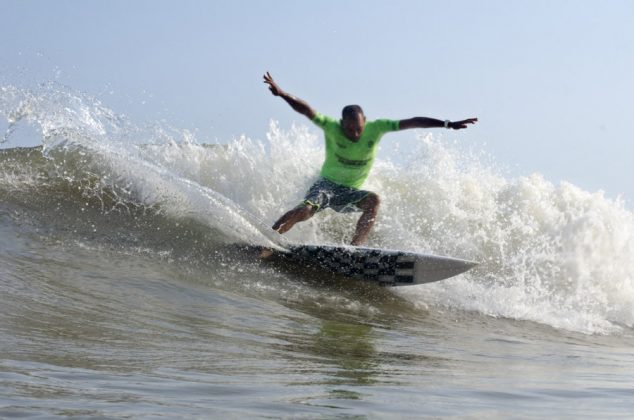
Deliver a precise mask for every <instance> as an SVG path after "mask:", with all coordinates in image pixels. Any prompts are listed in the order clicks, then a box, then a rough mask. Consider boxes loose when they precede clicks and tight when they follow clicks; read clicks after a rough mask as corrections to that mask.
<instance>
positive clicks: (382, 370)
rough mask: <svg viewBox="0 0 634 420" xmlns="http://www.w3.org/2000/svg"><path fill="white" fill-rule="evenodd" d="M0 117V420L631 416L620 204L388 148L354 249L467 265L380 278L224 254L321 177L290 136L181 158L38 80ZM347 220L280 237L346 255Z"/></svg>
mask: <svg viewBox="0 0 634 420" xmlns="http://www.w3.org/2000/svg"><path fill="white" fill-rule="evenodd" d="M0 117H1V118H0V130H2V132H4V133H5V134H4V137H3V138H2V139H1V140H0V141H2V144H0V147H1V149H0V251H1V252H0V292H1V294H0V417H6V418H12V417H40V418H50V417H56V416H59V417H67V416H75V417H105V418H120V417H125V418H130V417H132V418H145V417H148V418H154V417H165V418H173V417H199V418H213V417H216V418H226V417H229V418H232V417H233V418H235V417H251V418H259V417H266V418H271V417H273V418H379V417H380V418H383V417H391V418H402V417H408V418H409V417H423V418H424V417H431V418H438V417H441V418H442V417H458V418H544V417H555V418H583V417H585V418H597V417H598V418H631V417H632V413H633V412H634V350H632V349H633V348H634V281H633V274H632V273H633V272H634V258H632V256H633V255H634V216H633V213H632V211H631V210H629V209H628V208H627V207H626V206H625V204H624V203H623V202H621V201H619V200H612V199H608V198H606V197H604V196H603V195H602V194H601V193H600V192H599V193H593V192H587V191H583V190H582V189H580V188H578V187H576V186H574V185H571V184H569V183H565V182H564V183H560V184H554V183H552V182H550V181H548V180H547V179H544V178H543V177H542V176H540V175H539V174H532V175H529V176H523V177H511V176H509V175H506V174H505V173H504V171H503V170H500V169H498V167H497V165H496V164H495V163H494V162H492V159H490V158H488V157H486V156H485V155H483V154H482V153H479V152H477V151H473V150H467V149H465V148H463V147H460V146H458V145H456V144H454V143H452V142H451V141H448V140H443V139H439V138H435V137H433V136H430V135H426V136H420V134H417V133H415V132H412V139H411V140H412V141H411V142H410V143H407V144H399V143H398V142H384V144H383V145H382V149H381V154H380V157H379V159H378V161H377V163H376V165H375V167H374V169H373V172H372V174H371V177H370V179H369V181H368V183H367V184H366V187H367V188H368V189H372V190H374V191H377V192H378V193H379V194H380V195H381V196H382V199H383V201H382V209H381V212H380V215H379V218H378V221H377V224H376V229H375V231H374V232H373V234H372V235H371V237H370V239H369V245H371V246H377V247H389V248H399V249H405V250H414V251H422V252H432V253H436V254H444V255H451V256H455V257H459V258H466V259H470V260H475V261H479V262H480V265H479V266H478V267H477V268H476V269H474V270H471V271H470V272H468V273H465V274H463V275H460V276H457V277H455V278H452V279H448V280H445V281H441V282H438V283H434V284H428V285H422V286H414V287H403V288H378V287H374V286H372V285H366V284H363V283H359V282H355V281H351V280H348V279H345V278H337V277H332V276H329V275H326V274H324V273H321V272H316V271H306V270H304V269H303V268H302V267H297V266H295V267H285V266H279V265H276V264H275V263H272V262H268V261H260V260H259V259H258V258H255V257H254V255H250V254H249V253H247V252H244V251H241V248H240V246H241V245H244V244H258V245H267V246H272V243H271V241H270V232H268V230H267V229H266V225H270V224H271V223H272V222H273V221H274V220H275V219H276V218H277V217H278V216H279V215H280V214H281V212H283V211H284V210H287V209H288V208H290V207H292V206H293V205H295V203H296V202H297V201H298V200H300V199H301V197H302V196H303V193H304V191H305V190H306V188H307V187H308V186H309V185H310V183H311V182H312V181H313V180H314V179H315V177H316V176H317V171H318V168H319V166H320V163H321V159H322V156H323V149H322V139H321V138H320V136H319V135H318V133H317V132H316V131H315V130H314V129H312V128H310V127H307V126H303V125H300V126H294V127H291V128H283V127H279V126H278V124H276V123H275V122H272V123H271V126H270V128H269V131H268V133H264V134H263V138H262V139H250V138H244V137H242V138H236V139H227V141H226V142H225V144H222V145H219V144H218V145H205V144H199V142H198V141H197V140H196V139H195V138H194V137H193V136H192V135H191V134H190V133H189V132H187V131H179V130H175V129H172V128H169V127H164V126H162V125H161V124H158V123H157V124H145V125H143V124H141V123H139V122H134V121H130V120H129V119H127V118H125V117H124V116H121V115H118V114H117V113H116V111H115V110H111V109H109V108H107V107H106V106H104V105H103V104H102V103H100V102H99V101H98V100H96V99H95V98H93V97H91V96H90V95H87V94H84V93H80V92H76V91H74V90H72V89H71V88H68V87H62V86H56V85H54V84H49V85H42V86H40V87H39V88H37V89H26V88H22V87H19V86H12V85H4V86H0ZM24 142H29V143H30V144H33V145H34V146H33V147H17V146H16V144H18V143H19V144H22V143H24ZM403 151H406V153H403ZM354 221H355V218H354V216H351V215H337V214H334V213H331V212H329V211H327V212H323V213H320V214H319V215H317V216H316V217H314V218H313V219H311V220H310V221H308V222H306V223H304V224H302V225H298V226H297V227H296V228H295V229H293V231H291V232H289V234H288V238H289V239H291V240H294V241H299V242H302V241H305V242H321V243H330V244H339V243H346V242H347V241H349V240H350V238H351V235H352V230H353V223H354Z"/></svg>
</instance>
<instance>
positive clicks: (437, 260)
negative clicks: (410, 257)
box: [414, 255, 478, 284]
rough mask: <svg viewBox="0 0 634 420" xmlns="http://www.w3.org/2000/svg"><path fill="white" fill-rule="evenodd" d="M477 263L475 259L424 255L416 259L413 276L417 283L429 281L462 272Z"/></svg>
mask: <svg viewBox="0 0 634 420" xmlns="http://www.w3.org/2000/svg"><path fill="white" fill-rule="evenodd" d="M477 265H478V263H477V262H475V261H469V260H461V259H458V258H450V257H439V256H431V255H430V256H427V255H425V256H421V257H419V258H418V259H417V260H416V264H415V265H414V278H415V279H416V283H417V284H421V283H431V282H433V281H438V280H443V279H446V278H449V277H453V276H456V275H458V274H461V273H464V272H466V271H469V270H471V269H472V268H473V267H475V266H477Z"/></svg>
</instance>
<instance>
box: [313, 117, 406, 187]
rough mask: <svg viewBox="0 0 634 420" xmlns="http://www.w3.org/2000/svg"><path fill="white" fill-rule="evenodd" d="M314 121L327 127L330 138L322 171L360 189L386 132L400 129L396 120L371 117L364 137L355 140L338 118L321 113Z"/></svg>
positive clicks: (336, 180) (323, 175)
mask: <svg viewBox="0 0 634 420" xmlns="http://www.w3.org/2000/svg"><path fill="white" fill-rule="evenodd" d="M313 122H314V123H315V124H317V125H318V126H319V127H321V128H322V129H323V130H324V136H325V138H326V160H325V161H324V164H323V166H322V167H321V173H320V175H321V176H322V177H324V178H326V179H328V180H330V181H332V182H334V183H335V184H339V185H344V186H346V187H352V188H357V189H358V188H360V187H361V186H362V185H363V182H364V181H365V179H366V178H367V177H368V174H369V173H370V169H372V163H373V162H374V158H375V156H376V152H377V149H378V145H379V140H381V137H382V136H383V134H385V133H388V132H390V131H397V130H398V129H399V126H398V121H396V120H386V119H381V120H375V121H368V122H366V124H365V128H364V129H363V133H361V138H359V140H358V141H357V142H353V141H352V140H350V139H348V138H347V137H346V135H345V134H344V133H343V128H342V127H341V123H340V122H339V121H337V120H335V119H334V118H331V117H327V116H325V115H322V114H319V113H318V114H317V115H315V118H313Z"/></svg>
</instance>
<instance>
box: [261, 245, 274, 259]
mask: <svg viewBox="0 0 634 420" xmlns="http://www.w3.org/2000/svg"><path fill="white" fill-rule="evenodd" d="M271 255H273V250H272V249H269V248H262V249H261V250H260V255H259V257H260V258H262V259H263V260H266V259H268V258H270V257H271Z"/></svg>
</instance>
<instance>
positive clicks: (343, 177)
mask: <svg viewBox="0 0 634 420" xmlns="http://www.w3.org/2000/svg"><path fill="white" fill-rule="evenodd" d="M264 83H266V84H268V85H269V90H270V91H271V93H273V95H275V96H279V97H281V98H282V99H284V101H286V102H287V103H288V104H289V105H290V106H291V108H293V109H294V110H295V111H297V112H299V113H300V114H302V115H304V116H306V117H307V118H308V119H309V120H311V121H312V122H313V123H315V124H316V125H317V126H318V127H320V128H321V129H322V130H324V137H325V140H326V159H325V161H324V163H323V165H322V167H321V172H320V178H319V179H318V180H317V181H316V182H315V183H314V184H313V185H312V186H311V187H310V188H309V190H308V192H307V193H306V196H305V197H304V200H303V201H302V202H301V203H300V204H299V205H297V206H296V207H295V208H293V209H291V210H289V211H288V212H286V213H285V214H284V215H283V216H282V217H280V218H279V219H278V220H277V221H276V222H275V223H274V224H273V229H274V230H276V231H278V232H279V233H285V232H287V231H289V230H290V229H291V228H292V227H293V226H294V225H295V224H296V223H298V222H303V221H306V220H308V219H310V218H311V217H313V215H315V213H317V212H319V211H321V210H324V209H326V208H331V209H333V210H334V211H336V212H339V213H348V212H359V211H360V212H362V213H361V217H360V218H359V220H358V222H357V226H356V230H355V233H354V236H353V237H352V242H351V244H352V245H361V244H363V243H364V242H365V240H366V239H367V237H368V234H369V233H370V230H372V226H373V225H374V221H375V220H376V215H377V213H378V210H379V205H380V203H381V200H380V199H379V196H378V195H377V194H376V193H374V192H371V191H366V190H362V189H361V186H362V185H363V182H364V181H365V179H366V178H367V177H368V174H369V173H370V169H371V168H372V163H373V162H374V158H375V156H376V152H377V147H378V144H379V140H380V139H381V137H382V136H383V134H385V133H388V132H390V131H398V130H406V129H409V128H432V127H444V128H452V129H454V130H460V129H463V128H467V125H468V124H474V123H475V122H476V121H478V119H477V118H468V119H466V120H460V121H449V120H444V121H442V120H437V119H434V118H427V117H414V118H409V119H405V120H388V119H379V120H374V121H367V120H366V118H365V114H364V113H363V110H362V109H361V107H360V106H359V105H347V106H345V107H344V108H343V110H342V112H341V119H340V120H336V119H335V118H332V117H328V116H325V115H323V114H320V113H318V112H317V111H315V110H314V109H313V108H311V107H310V105H308V104H307V103H306V102H305V101H303V100H301V99H299V98H297V97H295V96H293V95H290V94H289V93H287V92H285V91H283V90H282V89H280V87H279V86H278V85H277V83H276V82H275V81H274V80H273V77H271V75H270V74H269V73H268V72H267V73H266V74H265V75H264Z"/></svg>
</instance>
